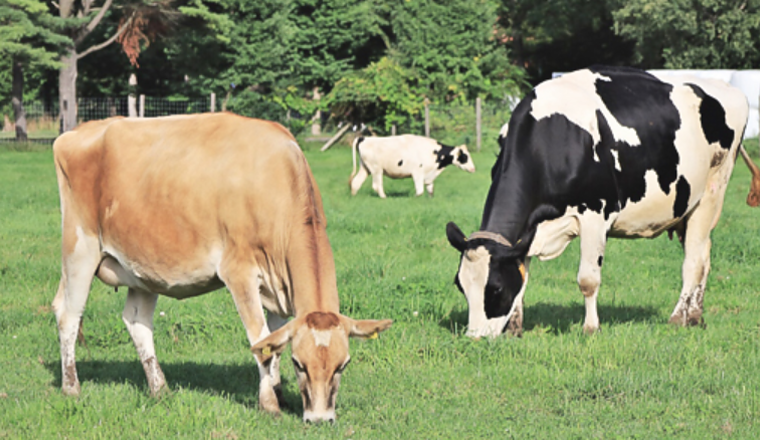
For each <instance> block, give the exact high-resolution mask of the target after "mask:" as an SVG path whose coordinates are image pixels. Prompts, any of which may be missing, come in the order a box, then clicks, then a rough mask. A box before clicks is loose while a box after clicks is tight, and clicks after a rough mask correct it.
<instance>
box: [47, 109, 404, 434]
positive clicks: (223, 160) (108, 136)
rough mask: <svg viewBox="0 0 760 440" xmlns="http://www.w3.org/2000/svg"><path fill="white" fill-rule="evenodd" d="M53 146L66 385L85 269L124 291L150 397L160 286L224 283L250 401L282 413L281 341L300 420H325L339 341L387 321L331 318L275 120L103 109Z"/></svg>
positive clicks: (343, 361)
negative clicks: (255, 382)
mask: <svg viewBox="0 0 760 440" xmlns="http://www.w3.org/2000/svg"><path fill="white" fill-rule="evenodd" d="M53 151H54V155H55V165H56V171H57V174H58V186H59V190H60V195H61V211H62V215H63V222H62V227H63V243H62V247H63V271H62V272H63V274H62V276H61V282H60V286H59V288H58V293H57V294H56V297H55V300H54V301H53V308H54V309H55V315H56V319H57V322H58V332H59V337H60V342H61V365H62V369H63V374H62V385H63V392H64V393H66V394H73V395H78V394H79V391H80V385H79V380H78V378H77V372H76V364H75V358H74V342H75V339H76V336H77V329H78V326H79V324H80V319H81V317H82V312H83V310H84V306H85V302H86V300H87V296H88V294H89V290H90V284H91V282H92V279H93V276H97V277H98V278H100V279H101V280H102V281H103V282H104V283H106V284H108V285H111V286H114V287H116V286H127V287H128V288H129V290H128V293H127V302H126V305H125V306H124V312H123V314H122V318H123V320H124V323H125V324H126V326H127V329H128V330H129V333H130V335H131V336H132V340H133V341H134V344H135V347H136V348H137V353H138V355H139V357H140V361H141V362H142V365H143V368H144V369H145V374H146V376H147V378H148V384H149V386H150V390H151V393H152V394H154V395H156V394H158V393H159V392H160V391H161V390H162V388H164V387H165V386H166V381H165V378H164V374H163V373H162V371H161V368H160V367H159V365H158V361H157V360H156V353H155V349H154V346H153V312H154V310H155V307H156V301H157V298H158V295H159V294H160V295H166V296H169V297H172V298H176V299H185V298H189V297H191V296H195V295H201V294H204V293H207V292H210V291H212V290H215V289H218V288H220V287H222V286H227V288H228V289H229V291H230V292H231V293H232V298H233V300H234V302H235V306H236V307H237V310H238V313H239V314H240V317H241V319H242V320H243V325H244V326H245V330H246V334H247V336H248V340H249V341H250V343H251V346H252V351H253V353H254V355H255V357H256V362H257V364H258V367H259V377H260V381H261V382H260V385H259V404H260V406H261V408H262V409H263V410H265V411H267V412H270V413H279V411H280V408H279V403H278V394H279V388H280V371H279V365H280V354H281V353H282V351H283V350H284V348H285V346H286V345H287V343H288V342H292V354H293V364H294V365H295V370H296V375H297V378H298V386H299V388H300V389H301V395H302V397H303V407H304V416H303V417H304V420H306V421H321V420H330V421H332V420H334V418H335V396H336V393H337V391H338V385H339V383H340V376H341V373H342V372H343V369H344V368H345V367H346V365H348V361H349V360H350V356H349V353H348V337H349V336H354V337H360V338H374V337H376V336H377V333H378V332H381V331H383V330H385V329H387V328H388V327H389V326H390V325H391V321H390V320H382V321H371V320H367V321H356V320H353V319H351V318H348V317H346V316H343V315H341V314H340V312H339V304H338V289H337V286H336V278H335V265H334V262H333V255H332V250H331V248H330V243H329V241H328V238H327V233H326V231H325V227H326V220H325V216H324V213H323V211H322V200H321V197H320V194H319V190H318V189H317V184H316V182H315V181H314V178H313V176H312V174H311V171H310V170H309V166H308V164H307V163H306V159H305V158H304V156H303V153H302V152H301V150H300V148H299V147H298V144H296V142H295V139H294V138H293V136H292V135H291V134H290V133H289V132H288V131H287V130H286V129H285V128H283V127H282V126H280V125H279V124H276V123H273V122H267V121H261V120H256V119H249V118H244V117H241V116H236V115H233V114H229V113H215V114H214V113H209V114H205V115H195V116H171V117H166V118H156V119H123V118H112V119H107V120H104V121H96V122H88V123H85V124H83V125H81V126H79V127H78V128H77V129H75V130H74V131H71V132H68V133H65V134H63V135H62V136H61V137H59V138H58V139H57V140H56V142H55V144H54V146H53ZM264 309H267V310H268V318H265V315H264ZM288 316H293V317H294V319H293V320H291V321H290V322H287V323H286V321H285V319H284V318H286V317H288ZM270 332H271V333H270Z"/></svg>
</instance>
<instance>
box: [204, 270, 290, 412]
mask: <svg viewBox="0 0 760 440" xmlns="http://www.w3.org/2000/svg"><path fill="white" fill-rule="evenodd" d="M240 259H241V260H243V261H245V260H247V259H246V258H244V257H240ZM232 260H235V258H229V257H227V258H224V259H223V261H222V266H221V267H220V270H219V278H220V279H221V280H222V281H224V284H225V285H226V286H227V289H229V291H230V293H232V299H233V300H234V301H235V307H236V308H237V311H238V314H239V315H240V319H241V320H242V321H243V326H244V327H245V333H246V335H247V336H248V342H249V343H250V344H251V347H253V346H254V345H255V344H256V343H257V342H258V341H260V340H262V339H264V338H265V337H267V336H268V335H269V329H268V328H267V326H266V317H265V316H264V308H263V306H262V304H261V296H260V294H259V289H261V284H262V282H261V274H260V273H259V271H258V270H257V269H256V268H252V267H249V266H246V265H241V264H235V262H234V261H232ZM254 357H255V356H254ZM272 359H274V356H273V357H272V358H270V359H269V360H268V361H267V362H265V363H263V364H262V363H261V362H260V361H259V359H258V358H256V364H257V365H258V367H259V407H260V408H261V409H262V410H263V411H266V412H268V413H272V414H279V413H280V404H279V403H278V401H277V393H276V392H275V390H274V385H275V378H274V377H272V375H271V369H270V368H271V366H272V362H273V361H272ZM278 363H279V360H278Z"/></svg>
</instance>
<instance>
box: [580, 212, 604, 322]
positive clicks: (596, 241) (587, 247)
mask: <svg viewBox="0 0 760 440" xmlns="http://www.w3.org/2000/svg"><path fill="white" fill-rule="evenodd" d="M580 240H581V263H580V267H579V268H578V287H579V288H580V289H581V293H582V294H583V297H584V300H585V303H586V318H585V320H584V322H583V331H584V332H586V334H593V333H596V332H597V331H598V330H599V315H598V313H597V311H596V299H597V295H598V294H599V286H600V285H601V283H602V260H603V259H604V249H605V247H606V245H607V228H606V226H605V222H604V217H603V216H601V215H593V216H586V217H582V218H581V221H580Z"/></svg>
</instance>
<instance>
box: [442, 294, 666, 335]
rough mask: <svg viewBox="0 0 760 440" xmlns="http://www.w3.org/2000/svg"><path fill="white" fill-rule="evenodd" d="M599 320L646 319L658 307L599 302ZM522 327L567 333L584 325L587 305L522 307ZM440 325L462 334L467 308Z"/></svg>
mask: <svg viewBox="0 0 760 440" xmlns="http://www.w3.org/2000/svg"><path fill="white" fill-rule="evenodd" d="M597 311H598V313H599V322H600V323H601V325H602V326H604V325H611V324H616V323H621V322H647V321H651V320H652V318H654V317H657V316H658V312H657V309H655V308H654V307H648V306H629V305H626V306H615V305H599V306H597ZM523 313H524V315H525V316H524V318H523V329H524V331H531V330H533V329H535V328H536V327H547V328H548V332H549V333H553V334H555V335H558V334H562V333H568V332H569V331H570V328H571V327H572V326H573V325H578V326H581V325H583V320H584V318H585V316H586V308H585V306H584V305H583V304H578V305H572V306H567V305H560V304H553V303H545V302H541V303H538V304H533V305H530V306H525V308H524V309H523ZM439 324H440V325H441V327H444V328H446V329H449V330H450V331H451V332H455V333H458V334H464V332H465V331H466V328H467V310H459V311H453V312H451V313H450V314H449V316H447V317H446V318H444V319H442V320H441V321H440V322H439Z"/></svg>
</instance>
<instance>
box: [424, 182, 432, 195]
mask: <svg viewBox="0 0 760 440" xmlns="http://www.w3.org/2000/svg"><path fill="white" fill-rule="evenodd" d="M425 189H426V190H427V192H428V194H430V197H433V182H430V183H426V184H425Z"/></svg>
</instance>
